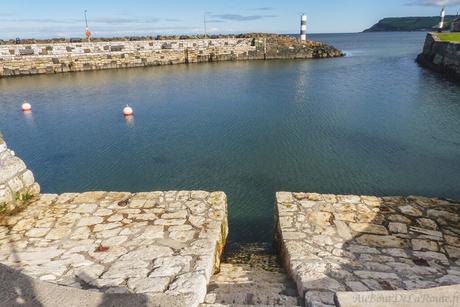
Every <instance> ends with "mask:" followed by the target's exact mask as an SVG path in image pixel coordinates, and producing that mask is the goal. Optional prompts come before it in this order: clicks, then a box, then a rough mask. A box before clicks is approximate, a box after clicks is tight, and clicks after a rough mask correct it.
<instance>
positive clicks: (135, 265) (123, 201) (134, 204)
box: [0, 138, 228, 307]
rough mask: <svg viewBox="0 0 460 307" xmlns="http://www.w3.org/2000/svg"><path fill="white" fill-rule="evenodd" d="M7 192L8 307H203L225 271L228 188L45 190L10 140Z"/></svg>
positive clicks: (2, 187) (5, 161) (1, 200)
mask: <svg viewBox="0 0 460 307" xmlns="http://www.w3.org/2000/svg"><path fill="white" fill-rule="evenodd" d="M0 192H1V194H0V205H1V207H0V208H1V209H2V211H1V212H0V306H15V305H18V304H19V305H21V304H26V305H27V306H47V307H51V306H62V303H63V302H64V303H66V302H72V306H98V304H99V303H101V302H104V301H105V302H106V303H108V302H110V306H126V305H133V304H134V305H136V306H144V305H145V306H197V305H198V304H199V303H202V302H203V301H204V298H205V295H206V291H207V284H208V282H209V280H210V278H211V275H212V274H213V273H214V272H216V271H218V269H219V265H220V257H221V254H222V251H223V249H224V246H225V244H226V240H227V235H228V224H227V197H226V195H225V194H224V193H223V192H212V193H210V192H205V191H167V192H146V193H129V192H86V193H65V194H61V195H56V194H39V187H38V184H36V183H35V180H34V177H33V175H32V172H31V171H30V170H28V169H27V167H26V165H25V163H24V162H23V161H22V160H21V159H20V158H18V157H16V156H15V155H14V152H12V151H11V150H10V149H8V148H7V146H6V143H5V142H4V141H3V139H2V138H0ZM69 289H72V290H69ZM81 290H86V291H81ZM51 293H52V294H51ZM94 293H98V295H96V294H94ZM50 294H51V296H50ZM133 295H134V296H133ZM65 296H69V298H68V299H66V298H65ZM140 302H143V304H140Z"/></svg>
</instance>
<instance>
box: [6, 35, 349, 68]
mask: <svg viewBox="0 0 460 307" xmlns="http://www.w3.org/2000/svg"><path fill="white" fill-rule="evenodd" d="M279 41H280V39H279V37H278V38H271V39H269V41H268V42H267V40H265V41H264V40H261V39H256V38H221V39H187V40H158V41H156V40H150V41H148V40H146V41H118V42H117V41H107V42H91V43H53V44H51V43H50V44H44V43H42V44H29V45H21V44H19V45H0V77H7V76H19V75H34V74H46V73H61V72H72V71H85V70H99V69H110V68H126V67H142V66H156V65H169V64H181V63H200V62H215V61H236V60H257V59H294V58H325V57H335V56H342V55H343V54H342V53H341V52H340V51H338V50H337V49H335V48H332V47H329V46H327V45H325V44H321V43H311V44H310V45H308V46H307V45H301V46H300V47H299V46H296V47H294V46H293V45H294V44H293V43H295V42H296V41H295V40H293V39H292V38H291V39H288V42H289V43H290V45H289V46H284V45H283V46H280V45H279V44H278V43H279ZM282 42H283V43H285V42H286V39H285V38H283V41H282Z"/></svg>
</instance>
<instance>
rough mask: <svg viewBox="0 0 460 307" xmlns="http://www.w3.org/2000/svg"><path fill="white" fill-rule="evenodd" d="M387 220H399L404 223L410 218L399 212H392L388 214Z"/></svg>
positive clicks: (408, 221) (407, 222)
mask: <svg viewBox="0 0 460 307" xmlns="http://www.w3.org/2000/svg"><path fill="white" fill-rule="evenodd" d="M388 220H389V221H392V222H400V223H404V224H410V219H408V218H407V217H405V216H403V215H400V214H392V215H390V216H388Z"/></svg>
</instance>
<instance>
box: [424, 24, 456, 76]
mask: <svg viewBox="0 0 460 307" xmlns="http://www.w3.org/2000/svg"><path fill="white" fill-rule="evenodd" d="M417 62H418V63H419V64H420V65H422V66H424V67H427V68H429V69H431V70H433V71H436V72H439V73H441V74H443V75H444V76H446V77H448V78H451V79H453V80H456V81H460V43H454V42H446V41H441V40H440V39H439V38H438V37H437V35H436V33H428V34H427V36H426V39H425V45H424V47H423V52H422V53H421V54H419V55H418V57H417Z"/></svg>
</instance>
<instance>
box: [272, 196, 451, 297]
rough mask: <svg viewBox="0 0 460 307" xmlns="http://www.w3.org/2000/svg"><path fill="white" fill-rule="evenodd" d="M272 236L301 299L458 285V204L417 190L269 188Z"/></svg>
mask: <svg viewBox="0 0 460 307" xmlns="http://www.w3.org/2000/svg"><path fill="white" fill-rule="evenodd" d="M276 212H277V230H276V236H277V242H278V245H279V247H280V251H281V258H282V261H283V263H284V266H285V268H286V269H287V270H288V271H289V274H290V275H291V276H292V278H293V279H294V280H295V282H296V283H297V287H298V290H299V293H300V294H301V295H303V296H304V297H305V303H306V305H307V306H310V305H312V306H324V305H326V306H328V305H331V306H334V300H333V298H334V293H335V292H339V291H353V292H357V291H371V290H397V289H407V290H413V289H425V288H433V287H437V286H444V285H454V284H460V205H459V204H454V203H452V202H449V201H445V200H439V199H429V198H422V197H407V198H403V197H384V198H378V197H371V196H342V195H321V194H315V193H288V192H279V193H277V204H276Z"/></svg>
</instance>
